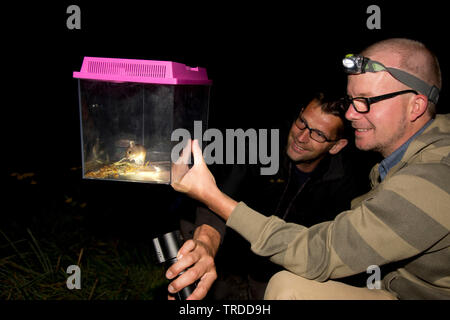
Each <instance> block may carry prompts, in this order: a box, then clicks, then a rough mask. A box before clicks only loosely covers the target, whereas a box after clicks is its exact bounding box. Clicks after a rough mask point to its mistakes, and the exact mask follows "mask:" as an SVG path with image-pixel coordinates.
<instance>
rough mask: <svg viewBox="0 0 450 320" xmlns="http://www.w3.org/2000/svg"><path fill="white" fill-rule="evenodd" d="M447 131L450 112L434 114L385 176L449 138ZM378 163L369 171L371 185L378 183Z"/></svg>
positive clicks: (449, 125)
mask: <svg viewBox="0 0 450 320" xmlns="http://www.w3.org/2000/svg"><path fill="white" fill-rule="evenodd" d="M449 133H450V114H445V115H436V118H435V119H434V120H433V121H432V122H431V124H430V125H429V126H428V127H427V128H426V129H425V130H424V131H423V132H422V133H420V134H419V135H417V136H416V137H415V138H414V139H413V140H412V141H411V142H410V143H409V146H408V147H407V149H406V151H405V152H404V154H403V157H402V158H401V160H400V161H399V162H398V163H397V164H396V165H394V166H393V167H392V168H391V169H390V170H389V172H388V174H387V175H386V177H385V178H388V177H390V176H392V175H393V174H395V173H396V172H398V171H399V170H400V169H401V168H403V167H404V166H405V165H406V164H408V163H409V162H411V161H412V160H413V159H414V158H415V157H416V156H417V155H418V154H420V153H421V152H422V151H423V150H424V149H425V148H427V147H428V146H430V145H432V144H434V143H436V142H438V141H440V140H443V139H447V140H449ZM379 165H380V164H379V163H377V164H376V165H375V166H374V167H373V168H372V170H371V172H370V180H371V183H372V187H375V186H376V185H378V184H379V178H380V174H379V170H378V168H379Z"/></svg>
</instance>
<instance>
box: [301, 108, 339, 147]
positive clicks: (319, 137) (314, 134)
mask: <svg viewBox="0 0 450 320" xmlns="http://www.w3.org/2000/svg"><path fill="white" fill-rule="evenodd" d="M302 113H303V110H302V111H301V112H300V116H299V117H298V118H297V119H296V120H295V122H294V123H295V126H296V127H297V128H299V129H300V130H305V129H308V130H309V136H310V137H311V139H313V140H315V141H317V142H320V143H324V142H335V141H338V140H339V139H337V140H331V139H328V138H327V137H326V136H325V134H324V133H323V132H322V131H320V130H317V129H311V128H310V127H309V126H308V124H307V123H306V121H305V120H304V119H303V118H302Z"/></svg>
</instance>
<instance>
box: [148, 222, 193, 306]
mask: <svg viewBox="0 0 450 320" xmlns="http://www.w3.org/2000/svg"><path fill="white" fill-rule="evenodd" d="M182 244H183V237H182V236H181V233H180V231H179V230H176V231H172V232H168V233H166V234H164V235H162V236H161V237H157V238H154V239H153V246H154V248H155V251H156V258H157V259H158V262H159V263H163V264H164V268H165V270H166V271H167V269H168V268H169V267H170V266H171V265H173V264H174V263H175V262H177V261H178V260H177V254H178V250H180V247H181V246H182ZM183 273H184V271H183V272H180V274H179V275H178V276H180V275H181V274H183ZM194 290H195V284H191V285H189V286H187V287H185V288H183V289H182V290H180V291H178V292H177V293H176V294H175V298H176V299H177V300H186V298H187V297H189V296H190V295H191V294H192V292H194Z"/></svg>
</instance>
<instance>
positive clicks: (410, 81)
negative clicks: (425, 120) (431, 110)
mask: <svg viewBox="0 0 450 320" xmlns="http://www.w3.org/2000/svg"><path fill="white" fill-rule="evenodd" d="M386 70H387V71H388V72H389V73H390V74H391V75H392V76H393V77H394V78H395V79H397V80H398V81H400V82H401V83H403V84H405V85H407V86H408V87H411V88H413V89H414V90H417V91H418V92H420V93H422V94H424V95H426V96H427V98H428V100H430V101H431V102H433V103H434V104H436V103H437V102H438V100H439V88H437V87H436V86H434V85H433V86H430V85H429V84H428V83H426V82H425V81H423V80H421V79H419V78H417V77H415V76H413V75H412V74H409V73H408V72H405V71H403V70H400V69H396V68H386Z"/></svg>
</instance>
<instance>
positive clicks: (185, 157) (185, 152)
mask: <svg viewBox="0 0 450 320" xmlns="http://www.w3.org/2000/svg"><path fill="white" fill-rule="evenodd" d="M191 147H192V140H191V139H189V140H187V142H186V145H185V146H184V147H183V149H182V150H181V155H180V157H179V158H178V160H177V161H175V163H176V164H188V163H189V157H190V156H191Z"/></svg>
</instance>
